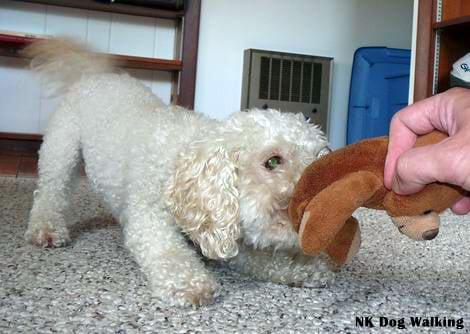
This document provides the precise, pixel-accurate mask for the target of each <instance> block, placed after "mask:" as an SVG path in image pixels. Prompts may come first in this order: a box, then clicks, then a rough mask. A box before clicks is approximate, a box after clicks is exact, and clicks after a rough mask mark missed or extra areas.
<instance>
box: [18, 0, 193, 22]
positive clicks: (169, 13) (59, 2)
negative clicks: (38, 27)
mask: <svg viewBox="0 0 470 334" xmlns="http://www.w3.org/2000/svg"><path fill="white" fill-rule="evenodd" d="M14 1H20V2H32V3H38V4H43V5H53V6H61V7H70V8H79V9H89V10H96V11H101V12H109V13H119V14H128V15H136V16H146V17H158V18H165V19H179V18H181V17H183V15H184V11H183V10H169V9H159V8H152V7H141V6H131V5H126V4H119V3H111V4H106V3H100V2H96V1H93V0H14Z"/></svg>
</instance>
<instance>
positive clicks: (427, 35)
mask: <svg viewBox="0 0 470 334" xmlns="http://www.w3.org/2000/svg"><path fill="white" fill-rule="evenodd" d="M417 23H418V24H417V43H416V67H415V86H414V101H419V100H422V99H424V98H426V97H429V96H431V95H433V94H436V93H440V92H443V91H445V90H447V89H449V87H450V72H451V70H452V65H453V64H454V62H455V61H457V60H458V59H459V58H461V57H463V56H464V55H465V54H467V53H468V52H470V1H469V0H419V6H418V22H417Z"/></svg>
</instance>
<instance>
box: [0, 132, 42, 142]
mask: <svg viewBox="0 0 470 334" xmlns="http://www.w3.org/2000/svg"><path fill="white" fill-rule="evenodd" d="M0 139H5V140H6V139H9V140H28V141H38V142H42V135H39V134H34V133H13V132H0Z"/></svg>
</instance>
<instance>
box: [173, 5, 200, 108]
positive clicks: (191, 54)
mask: <svg viewBox="0 0 470 334" xmlns="http://www.w3.org/2000/svg"><path fill="white" fill-rule="evenodd" d="M200 13H201V0H186V1H185V16H184V28H183V50H182V61H183V68H182V70H181V72H180V84H179V96H178V101H177V103H178V104H179V105H180V106H183V107H185V108H189V109H194V96H195V92H196V70H197V69H196V67H197V51H198V43H199V17H200Z"/></svg>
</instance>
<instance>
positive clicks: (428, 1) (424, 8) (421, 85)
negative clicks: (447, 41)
mask: <svg viewBox="0 0 470 334" xmlns="http://www.w3.org/2000/svg"><path fill="white" fill-rule="evenodd" d="M434 5H435V0H421V1H420V2H419V9H418V25H417V42H416V63H415V82H414V96H413V99H414V101H415V102H416V101H419V100H423V99H425V98H426V97H429V96H431V94H432V82H433V71H432V68H433V64H434V43H435V33H434V31H433V30H432V23H433V18H434V8H435V7H434Z"/></svg>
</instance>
